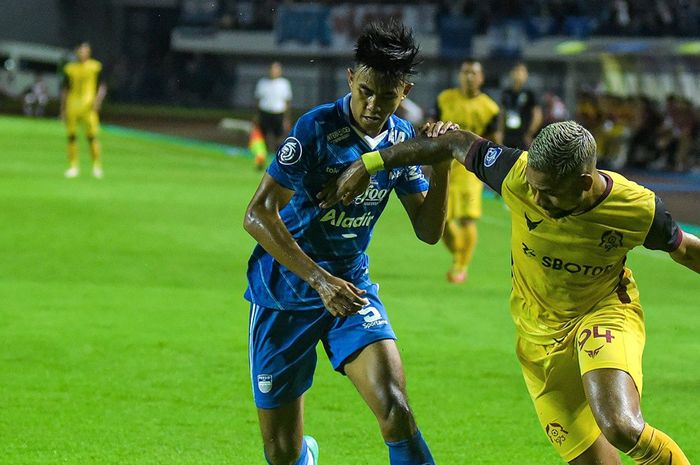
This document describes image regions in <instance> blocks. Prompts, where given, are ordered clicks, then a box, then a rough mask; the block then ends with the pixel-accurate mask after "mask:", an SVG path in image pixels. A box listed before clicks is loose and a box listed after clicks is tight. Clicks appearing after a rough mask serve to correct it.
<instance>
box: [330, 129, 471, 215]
mask: <svg viewBox="0 0 700 465" xmlns="http://www.w3.org/2000/svg"><path fill="white" fill-rule="evenodd" d="M441 129H442V127H441V125H440V123H438V124H436V125H435V126H434V127H433V129H432V130H431V131H429V132H428V133H427V135H428V138H420V139H411V140H408V141H406V142H402V143H400V144H397V145H393V146H391V147H389V148H387V149H383V150H380V151H379V154H380V155H381V157H382V160H383V161H384V168H385V169H387V170H389V169H391V168H396V167H398V166H411V165H435V164H436V163H440V162H444V161H447V160H451V159H453V158H454V159H455V160H458V161H459V162H460V163H462V164H464V162H465V160H466V158H467V154H468V153H469V149H470V148H471V146H472V144H473V143H474V142H475V141H477V140H479V139H480V137H479V136H477V135H476V134H474V133H472V132H469V131H461V130H454V131H449V132H447V133H445V134H443V135H440V131H441ZM369 176H370V175H369V173H368V172H367V169H366V168H365V165H364V163H363V162H362V160H361V159H360V160H357V161H355V162H354V163H353V164H352V165H350V167H349V168H348V169H346V170H345V171H344V172H343V173H342V174H341V175H340V177H338V179H337V181H336V182H335V183H331V184H330V185H329V186H327V187H326V188H325V189H324V190H323V191H321V192H320V193H319V194H318V198H319V199H321V200H322V202H321V207H322V208H329V207H330V206H332V205H335V204H336V203H338V202H339V201H340V200H342V201H343V202H344V203H345V204H346V205H347V204H349V203H350V202H351V201H352V199H354V198H355V197H357V196H358V195H360V194H361V193H362V192H364V191H365V189H367V185H368V184H369Z"/></svg>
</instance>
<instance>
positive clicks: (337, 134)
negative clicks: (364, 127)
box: [326, 126, 350, 144]
mask: <svg viewBox="0 0 700 465" xmlns="http://www.w3.org/2000/svg"><path fill="white" fill-rule="evenodd" d="M348 137H350V128H349V127H348V126H345V127H344V128H340V129H338V130H336V131H333V132H331V133H330V134H328V135H327V136H326V140H327V141H328V143H329V144H335V143H338V142H340V141H343V140H345V139H347V138H348Z"/></svg>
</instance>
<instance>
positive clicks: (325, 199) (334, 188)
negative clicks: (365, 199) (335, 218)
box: [316, 160, 369, 208]
mask: <svg viewBox="0 0 700 465" xmlns="http://www.w3.org/2000/svg"><path fill="white" fill-rule="evenodd" d="M368 186H369V173H368V172H367V169H366V168H365V164H364V163H362V160H356V161H355V162H354V163H353V164H352V165H350V166H349V167H348V168H347V169H346V170H345V171H343V172H342V173H341V174H340V176H338V178H337V179H335V180H333V181H330V182H329V183H328V184H326V187H324V188H323V190H321V192H319V193H318V194H316V198H317V199H319V200H320V201H321V203H320V205H321V208H330V207H332V206H333V205H335V204H336V203H338V202H340V201H341V200H342V201H343V203H344V204H345V205H350V203H352V201H353V200H354V199H355V197H357V196H358V195H360V194H362V193H364V192H365V191H366V190H367V187H368Z"/></svg>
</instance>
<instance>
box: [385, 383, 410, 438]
mask: <svg viewBox="0 0 700 465" xmlns="http://www.w3.org/2000/svg"><path fill="white" fill-rule="evenodd" d="M412 415H413V414H412V413H411V408H410V406H409V405H408V399H407V398H406V394H405V393H404V392H403V391H402V390H401V389H399V388H398V386H396V387H393V388H391V389H389V390H388V391H387V392H386V394H385V395H384V396H383V398H382V408H381V413H380V415H379V418H378V420H379V422H380V424H381V426H382V428H381V429H382V431H384V432H385V436H386V435H388V436H392V437H394V436H399V437H402V436H404V435H405V434H404V433H405V432H406V431H410V429H411V424H412V420H413V416H412Z"/></svg>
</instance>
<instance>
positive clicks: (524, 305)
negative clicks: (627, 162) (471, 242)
mask: <svg viewBox="0 0 700 465" xmlns="http://www.w3.org/2000/svg"><path fill="white" fill-rule="evenodd" d="M465 165H466V167H467V168H468V169H469V170H470V171H472V172H474V173H475V174H476V175H477V177H479V179H481V180H482V181H484V182H485V183H486V184H488V185H489V186H490V187H491V188H492V189H494V190H495V191H496V192H498V193H500V194H501V195H502V196H503V200H504V201H505V203H506V204H507V205H508V207H509V209H510V212H511V263H512V281H513V288H512V292H511V300H510V303H511V305H510V306H511V313H512V317H513V320H514V322H515V325H516V327H517V330H518V332H519V334H520V335H521V336H522V337H523V338H524V339H526V340H529V341H530V342H533V343H536V344H543V345H547V344H552V343H553V342H555V341H556V340H559V339H561V338H563V337H565V336H566V334H568V332H569V331H570V329H571V328H573V327H575V326H576V323H577V322H578V321H579V319H580V318H582V317H583V316H585V315H586V314H587V313H589V312H590V311H591V310H593V309H595V308H599V307H600V306H601V305H606V304H607V303H610V304H617V305H619V304H620V303H630V302H632V301H635V300H637V299H638V297H639V292H638V290H637V285H636V283H635V281H634V278H633V277H632V272H631V271H630V270H629V269H628V268H627V267H625V260H626V257H627V253H628V252H629V251H630V250H631V249H633V248H634V247H637V246H639V245H644V246H645V247H647V248H650V249H658V250H665V251H667V252H671V251H673V250H675V249H677V248H678V246H679V245H680V241H681V239H682V231H681V230H680V229H679V228H678V226H677V225H676V223H675V222H674V221H673V219H672V218H671V216H670V214H669V213H668V212H667V211H666V209H665V206H664V205H663V202H662V201H661V199H660V198H658V197H657V196H656V195H655V194H654V192H652V191H650V190H649V189H646V188H644V187H642V186H640V185H638V184H636V183H634V182H632V181H629V180H628V179H626V178H624V177H623V176H621V175H619V174H617V173H613V172H608V171H599V173H600V174H601V175H602V176H603V177H604V178H605V181H606V185H607V187H606V189H605V192H604V193H603V194H602V195H601V196H600V198H598V199H597V201H596V202H595V203H594V204H593V205H592V206H591V208H589V209H588V210H587V211H585V212H583V213H580V214H575V215H569V216H566V217H564V218H561V219H553V218H550V217H549V216H548V215H547V213H546V212H545V211H544V210H543V209H542V208H540V207H539V206H538V205H537V204H536V202H535V198H534V195H533V193H532V190H531V189H530V186H529V184H528V182H527V179H526V177H525V168H526V167H527V152H523V151H520V150H516V149H511V148H507V147H502V146H499V145H496V144H494V143H492V142H489V141H486V140H484V139H481V140H479V141H477V142H476V143H475V144H474V145H473V146H472V148H471V149H470V152H469V154H468V156H467V159H466V162H465Z"/></svg>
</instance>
